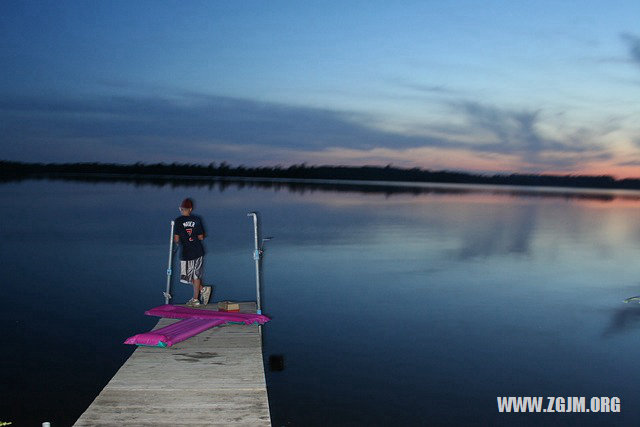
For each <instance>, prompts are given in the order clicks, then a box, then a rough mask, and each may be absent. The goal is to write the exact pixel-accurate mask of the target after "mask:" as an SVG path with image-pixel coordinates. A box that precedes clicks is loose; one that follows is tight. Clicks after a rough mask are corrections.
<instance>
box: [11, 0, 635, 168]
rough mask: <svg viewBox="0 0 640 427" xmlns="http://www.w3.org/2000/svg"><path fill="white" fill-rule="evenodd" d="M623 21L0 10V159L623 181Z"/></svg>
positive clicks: (443, 12) (422, 9)
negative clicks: (368, 168) (603, 176)
mask: <svg viewBox="0 0 640 427" xmlns="http://www.w3.org/2000/svg"><path fill="white" fill-rule="evenodd" d="M638 17H640V2H637V1H589V0H585V1H561V2H558V1H536V2H530V1H527V2H525V1H483V2H479V1H451V2H442V1H404V2H388V1H371V0H370V1H366V2H365V1H362V2H360V1H350V2H337V1H336V2H333V1H323V2H313V3H312V2H301V1H234V2H229V1H224V2H223V1H171V2H170V1H50V2H49V1H3V2H2V3H1V4H0V36H1V39H0V61H2V70H3V71H2V77H3V78H2V79H0V95H1V97H0V129H2V132H1V133H0V158H2V159H10V160H22V161H109V162H121V163H128V162H137V161H143V162H156V161H164V162H173V161H178V162H189V163H204V164H208V163H209V162H212V161H215V162H221V161H223V160H224V161H227V162H230V163H232V164H245V165H276V164H280V165H289V164H292V163H301V162H306V163H308V164H352V165H361V164H380V165H386V164H389V163H391V164H394V165H398V166H407V167H414V166H418V167H423V168H431V169H452V170H471V171H482V172H496V171H503V172H512V171H513V172H554V173H593V174H596V173H597V174H599V173H609V174H614V175H616V176H640V120H639V119H640V103H639V102H638V101H637V100H638V99H639V98H640V20H638ZM636 171H638V172H636Z"/></svg>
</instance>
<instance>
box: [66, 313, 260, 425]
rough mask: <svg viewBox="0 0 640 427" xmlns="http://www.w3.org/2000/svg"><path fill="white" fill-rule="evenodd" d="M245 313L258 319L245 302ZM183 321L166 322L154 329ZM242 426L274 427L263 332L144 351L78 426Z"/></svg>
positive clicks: (205, 337) (229, 331)
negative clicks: (262, 340) (263, 350)
mask: <svg viewBox="0 0 640 427" xmlns="http://www.w3.org/2000/svg"><path fill="white" fill-rule="evenodd" d="M209 307H211V308H214V307H215V304H210V305H209ZM241 311H243V312H254V313H255V303H241ZM179 320H180V319H161V320H160V321H159V322H158V325H157V326H156V328H154V329H157V328H160V327H164V326H167V325H169V324H171V323H173V322H176V321H179ZM234 424H236V425H238V424H241V425H256V426H270V425H271V421H270V415H269V403H268V398H267V387H266V381H265V376H264V366H263V362H262V342H261V337H260V331H259V327H258V326H257V325H227V326H221V327H215V328H212V329H209V330H207V331H205V332H202V333H200V334H198V335H196V336H194V337H192V338H189V339H187V340H186V341H182V342H180V343H178V344H175V345H174V346H172V347H168V348H158V347H138V348H137V349H136V350H135V351H134V352H133V354H132V355H131V357H130V358H129V359H128V360H127V361H126V362H125V364H124V365H123V366H122V367H121V368H120V370H118V372H117V373H116V375H115V376H114V377H113V378H112V379H111V381H109V383H108V384H107V385H106V386H105V388H104V389H103V390H102V392H101V393H100V395H99V396H98V397H96V399H95V400H94V401H93V403H92V404H91V405H90V406H89V408H88V409H87V410H86V411H85V412H84V413H83V414H82V416H81V417H80V418H79V419H78V421H77V422H76V424H75V425H76V426H96V425H105V426H106V425H149V426H151V425H156V426H157V425H172V426H181V425H188V426H197V425H201V426H211V425H234Z"/></svg>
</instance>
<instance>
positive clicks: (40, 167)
mask: <svg viewBox="0 0 640 427" xmlns="http://www.w3.org/2000/svg"><path fill="white" fill-rule="evenodd" d="M29 178H36V179H37V178H62V179H74V178H76V179H81V180H84V179H96V180H101V179H102V180H133V181H139V180H143V181H156V180H157V181H163V182H171V181H186V180H189V181H198V180H199V181H203V180H242V181H244V180H247V181H269V182H278V181H281V182H283V183H285V182H294V183H298V184H304V183H309V184H315V185H321V184H323V183H327V184H331V183H332V182H327V181H333V183H337V182H338V181H339V182H345V181H346V182H352V183H354V184H356V183H357V184H358V185H367V184H369V183H370V184H374V183H375V182H377V183H385V184H386V183H389V184H398V185H400V186H405V185H410V184H411V183H417V184H421V183H423V184H476V185H492V186H493V185H496V186H514V187H524V186H526V187H564V188H580V189H595V190H598V189H611V190H640V178H627V179H615V178H613V177H612V176H608V175H601V176H592V175H538V174H530V175H527V174H504V175H502V174H495V175H480V174H472V173H465V172H451V171H431V170H424V169H419V168H412V169H406V168H398V167H393V166H308V165H306V164H301V165H293V166H289V167H286V168H284V167H280V166H275V167H246V166H235V167H234V166H231V165H229V164H227V163H226V162H222V163H220V164H215V163H211V164H209V165H207V166H203V165H193V164H177V163H173V164H165V163H156V164H143V163H135V164H128V165H126V164H113V163H25V162H12V161H0V180H1V181H3V182H7V181H17V180H23V179H29Z"/></svg>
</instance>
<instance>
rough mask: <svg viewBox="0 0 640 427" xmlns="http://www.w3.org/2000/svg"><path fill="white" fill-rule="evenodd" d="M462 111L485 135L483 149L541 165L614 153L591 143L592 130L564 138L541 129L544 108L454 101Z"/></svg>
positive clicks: (563, 164)
mask: <svg viewBox="0 0 640 427" xmlns="http://www.w3.org/2000/svg"><path fill="white" fill-rule="evenodd" d="M452 107H453V109H454V111H461V112H462V113H463V114H464V117H465V119H466V121H467V124H468V131H469V132H473V133H475V134H477V135H479V136H480V135H482V138H483V140H484V141H485V143H484V144H482V145H480V146H478V147H475V149H476V150H479V151H489V152H495V153H501V154H511V155H516V156H519V157H520V158H521V160H522V161H524V162H525V163H531V164H534V165H535V168H537V169H539V168H540V167H543V166H542V165H543V164H544V165H546V166H548V167H549V168H554V167H570V166H572V165H574V164H577V163H579V162H584V161H585V160H590V161H592V160H606V159H609V158H610V157H611V155H610V154H609V153H607V152H605V151H603V148H602V147H601V146H600V145H598V144H594V143H590V142H589V140H590V139H591V137H590V133H589V132H588V131H586V130H582V131H581V134H580V136H579V137H574V136H571V135H565V137H564V138H563V139H554V138H550V137H547V136H545V135H544V134H543V132H542V131H541V130H540V129H539V124H540V117H541V111H540V110H535V111H527V110H508V109H500V108H496V107H493V106H489V105H484V104H480V103H477V102H470V101H462V102H459V103H456V104H453V105H452Z"/></svg>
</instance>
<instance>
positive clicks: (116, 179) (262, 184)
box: [2, 175, 640, 202]
mask: <svg viewBox="0 0 640 427" xmlns="http://www.w3.org/2000/svg"><path fill="white" fill-rule="evenodd" d="M34 180H36V181H37V180H40V181H54V180H57V181H64V182H84V183H122V184H131V185H134V186H136V187H145V186H149V187H158V188H165V187H169V188H203V189H208V190H214V189H216V190H217V191H220V192H224V191H225V190H226V189H228V188H230V187H232V188H237V189H244V188H258V189H270V190H274V191H281V190H287V191H289V192H292V193H299V194H307V193H314V192H317V191H322V192H356V193H361V194H371V193H377V194H385V195H388V196H392V195H394V194H413V195H425V194H459V195H464V194H472V193H482V194H497V195H508V196H512V197H531V198H556V199H564V200H587V201H599V202H612V201H615V200H627V201H639V200H640V191H636V190H590V189H584V188H562V187H536V188H531V187H516V186H492V185H467V184H435V183H412V182H406V183H404V182H383V181H379V182H378V181H330V180H312V179H310V180H293V179H268V178H264V179H261V178H247V179H242V178H202V177H164V176H158V177H137V176H119V175H115V176H110V175H102V176H100V175H97V176H68V175H65V176H55V175H50V176H41V177H38V176H33V177H28V178H22V177H21V178H5V179H3V181H2V182H6V183H11V182H22V181H34Z"/></svg>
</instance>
